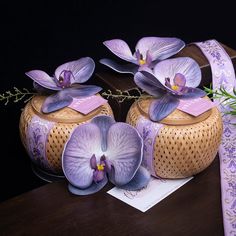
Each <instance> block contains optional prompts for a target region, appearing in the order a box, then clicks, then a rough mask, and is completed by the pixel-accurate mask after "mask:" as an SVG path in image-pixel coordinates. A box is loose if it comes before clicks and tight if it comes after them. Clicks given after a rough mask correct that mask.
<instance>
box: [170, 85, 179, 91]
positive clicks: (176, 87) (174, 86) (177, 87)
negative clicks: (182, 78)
mask: <svg viewBox="0 0 236 236" xmlns="http://www.w3.org/2000/svg"><path fill="white" fill-rule="evenodd" d="M171 88H172V89H173V90H175V91H178V90H179V86H178V85H171Z"/></svg>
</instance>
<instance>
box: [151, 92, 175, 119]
mask: <svg viewBox="0 0 236 236" xmlns="http://www.w3.org/2000/svg"><path fill="white" fill-rule="evenodd" d="M178 105H179V99H177V98H175V97H173V96H171V95H169V94H167V95H165V96H163V97H162V98H159V99H155V100H154V101H153V102H152V103H151V105H150V107H149V116H150V119H151V120H152V121H155V122H159V121H161V120H162V119H164V118H165V117H167V116H168V115H169V114H171V113H172V112H173V111H174V110H175V109H176V108H177V106H178Z"/></svg>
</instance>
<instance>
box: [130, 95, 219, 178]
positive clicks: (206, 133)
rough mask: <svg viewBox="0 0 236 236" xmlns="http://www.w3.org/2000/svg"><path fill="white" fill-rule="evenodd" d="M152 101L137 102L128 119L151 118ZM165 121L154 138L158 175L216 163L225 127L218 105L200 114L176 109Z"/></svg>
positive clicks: (181, 175) (177, 174) (184, 173)
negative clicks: (190, 113) (149, 111)
mask: <svg viewBox="0 0 236 236" xmlns="http://www.w3.org/2000/svg"><path fill="white" fill-rule="evenodd" d="M151 101H152V100H151V99H146V100H139V101H137V102H135V103H134V104H133V105H132V106H131V108H130V110H129V112H128V114H127V119H126V121H127V123H129V124H131V125H132V126H134V127H136V126H137V123H138V122H139V119H140V118H141V117H145V118H147V119H149V118H148V109H149V106H150V103H151ZM161 123H162V124H163V126H162V127H161V129H160V130H159V132H158V134H157V136H156V137H155V140H153V142H154V145H153V161H152V163H153V165H154V170H155V173H156V175H157V176H159V177H161V178H170V179H176V178H185V177H189V176H192V175H195V174H197V173H199V172H201V171H202V170H204V169H205V168H206V167H208V166H209V165H210V164H211V163H212V161H213V160H214V158H215V156H216V154H217V151H218V148H219V145H220V142H221V136H222V130H223V127H222V120H221V114H220V112H219V111H218V109H217V108H216V107H214V108H213V109H211V110H209V111H207V112H205V113H203V114H202V115H200V116H198V117H193V116H191V115H188V114H187V113H184V112H182V111H180V110H177V109H176V110H175V111H174V112H173V113H171V114H170V115H169V116H168V117H167V118H165V119H163V120H162V121H161ZM144 158H145V157H144Z"/></svg>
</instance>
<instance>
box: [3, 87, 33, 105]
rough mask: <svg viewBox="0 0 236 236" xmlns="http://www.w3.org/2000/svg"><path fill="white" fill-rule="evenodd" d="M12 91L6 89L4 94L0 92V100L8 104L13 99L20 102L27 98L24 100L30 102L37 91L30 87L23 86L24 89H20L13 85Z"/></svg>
mask: <svg viewBox="0 0 236 236" xmlns="http://www.w3.org/2000/svg"><path fill="white" fill-rule="evenodd" d="M13 89H14V90H13V92H12V91H6V92H5V93H3V94H0V101H1V102H2V101H3V102H5V103H4V105H7V104H8V102H9V101H10V100H11V99H12V100H13V102H15V103H16V102H19V101H21V100H23V99H24V98H26V97H27V98H26V99H25V100H24V102H28V101H29V100H30V99H31V98H32V97H33V96H34V95H35V94H36V93H34V92H30V91H29V90H28V89H26V88H23V89H22V90H20V89H18V88H17V87H13Z"/></svg>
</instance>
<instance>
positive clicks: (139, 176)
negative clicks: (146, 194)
mask: <svg viewBox="0 0 236 236" xmlns="http://www.w3.org/2000/svg"><path fill="white" fill-rule="evenodd" d="M150 179H151V175H150V173H149V171H148V170H147V169H146V168H144V167H143V166H140V167H139V169H138V171H137V172H136V174H135V176H134V177H133V179H132V180H131V181H130V182H129V183H128V184H125V185H123V186H120V187H121V188H122V189H126V190H129V191H137V190H140V189H142V188H145V187H147V185H148V183H149V181H150Z"/></svg>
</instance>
